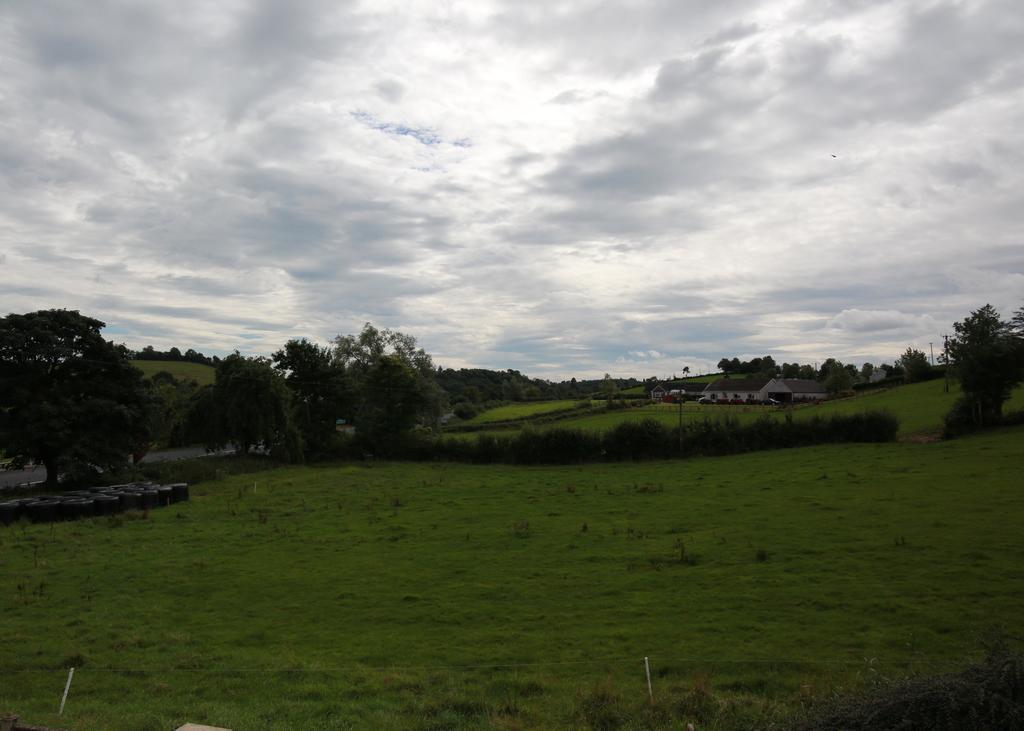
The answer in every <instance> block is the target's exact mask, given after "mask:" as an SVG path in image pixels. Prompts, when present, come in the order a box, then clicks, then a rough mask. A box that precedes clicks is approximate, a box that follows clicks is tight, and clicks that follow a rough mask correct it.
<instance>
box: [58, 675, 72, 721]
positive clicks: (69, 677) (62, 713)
mask: <svg viewBox="0 0 1024 731" xmlns="http://www.w3.org/2000/svg"><path fill="white" fill-rule="evenodd" d="M73 677H75V669H74V668H71V670H69V671H68V682H67V685H65V686H64V697H63V698H61V699H60V713H59V714H58V715H61V716H63V715H64V704H65V703H66V702H67V700H68V691H69V690H71V679H72V678H73Z"/></svg>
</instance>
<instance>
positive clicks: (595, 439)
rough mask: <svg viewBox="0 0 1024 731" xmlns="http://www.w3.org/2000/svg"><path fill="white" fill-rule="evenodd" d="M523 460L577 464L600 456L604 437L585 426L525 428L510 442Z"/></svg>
mask: <svg viewBox="0 0 1024 731" xmlns="http://www.w3.org/2000/svg"><path fill="white" fill-rule="evenodd" d="M510 447H511V453H512V460H513V461H514V462H517V463H519V464H576V463H580V462H589V461H593V460H597V459H600V457H601V437H600V436H599V435H597V434H594V433H591V432H587V431H583V430H582V429H547V430H544V431H538V430H536V429H529V428H527V429H523V430H522V431H521V432H519V434H517V435H516V436H515V437H513V438H512V440H511V442H510Z"/></svg>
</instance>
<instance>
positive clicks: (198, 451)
mask: <svg viewBox="0 0 1024 731" xmlns="http://www.w3.org/2000/svg"><path fill="white" fill-rule="evenodd" d="M234 453H235V450H234V449H222V450H221V451H219V452H207V451H206V450H205V449H204V448H203V447H178V448H176V449H160V450H157V451H154V452H150V453H149V454H147V455H146V456H145V457H143V458H142V461H143V462H167V461H169V460H173V459H192V458H193V457H206V456H207V455H209V456H215V455H221V454H234ZM37 482H46V468H45V467H43V466H42V465H35V466H32V467H28V468H26V469H23V470H4V469H0V492H4V491H5V490H7V489H10V488H13V487H25V486H27V485H32V484H35V483H37Z"/></svg>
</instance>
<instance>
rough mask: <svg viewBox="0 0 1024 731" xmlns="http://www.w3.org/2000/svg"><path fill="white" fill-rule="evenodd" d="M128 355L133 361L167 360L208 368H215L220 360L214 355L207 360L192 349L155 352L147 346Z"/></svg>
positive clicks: (150, 346) (151, 347)
mask: <svg viewBox="0 0 1024 731" xmlns="http://www.w3.org/2000/svg"><path fill="white" fill-rule="evenodd" d="M130 355H131V358H132V359H133V360H167V361H173V362H175V363H199V364H201V365H208V366H215V365H217V364H218V363H220V358H219V357H217V356H216V355H215V356H213V357H209V358H208V357H206V356H205V355H203V354H202V353H198V352H196V351H195V350H193V349H192V348H189V349H188V350H186V351H185V352H184V353H182V352H181V350H179V349H178V348H171V349H170V350H155V349H154V348H153V346H152V345H147V346H146V347H145V348H143V349H142V350H138V351H134V352H131V353H130Z"/></svg>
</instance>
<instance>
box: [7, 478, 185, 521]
mask: <svg viewBox="0 0 1024 731" xmlns="http://www.w3.org/2000/svg"><path fill="white" fill-rule="evenodd" d="M185 500H188V484H187V483H185V482H177V483H174V484H173V485H154V484H152V483H149V482H145V483H139V482H133V483H131V484H127V485H111V486H110V487H93V488H90V489H88V490H72V491H71V492H66V493H63V494H61V495H35V496H33V497H27V498H21V499H20V500H7V501H5V502H0V525H11V524H13V523H16V522H17V521H19V520H29V521H31V522H33V523H51V522H53V521H57V520H79V519H81V518H93V517H96V516H103V515H114V514H115V513H120V512H122V511H125V510H153V509H155V508H162V507H164V506H165V505H171V504H173V503H180V502H183V501H185Z"/></svg>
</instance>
